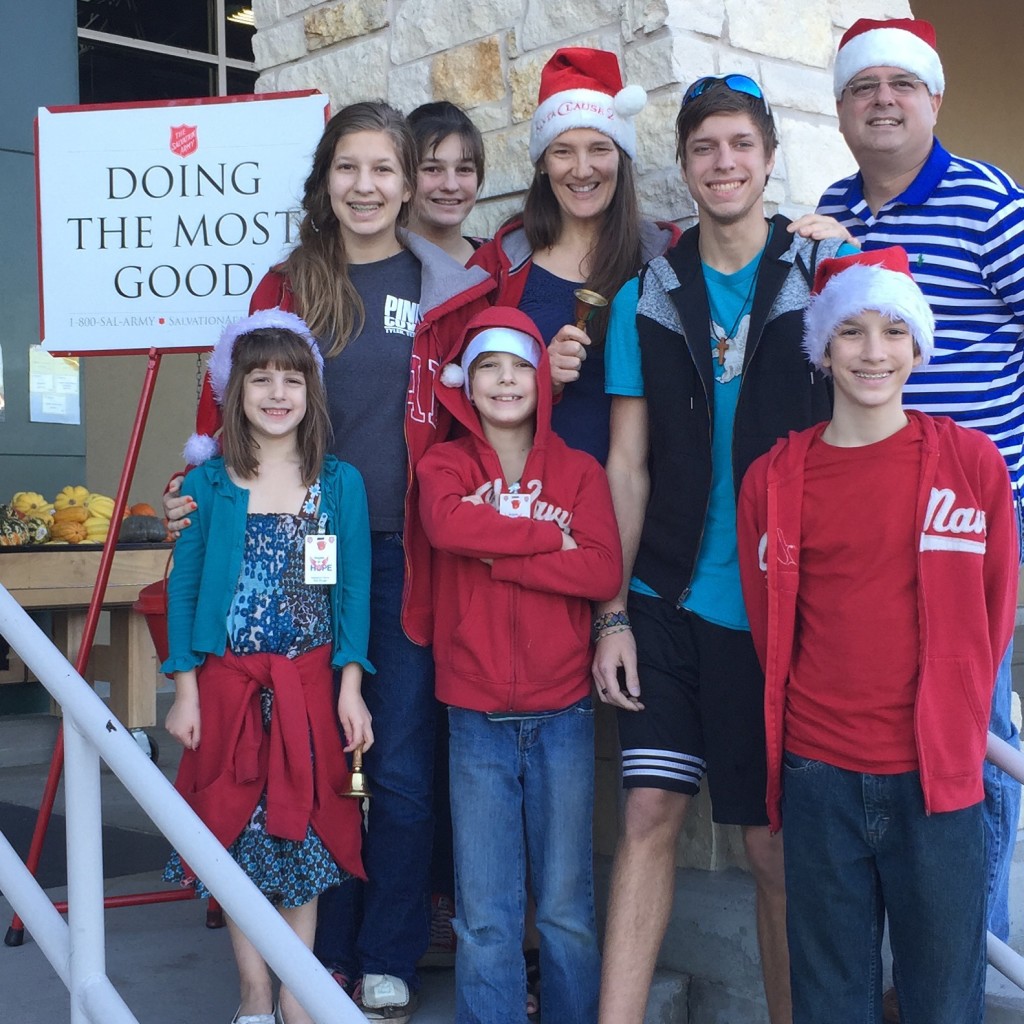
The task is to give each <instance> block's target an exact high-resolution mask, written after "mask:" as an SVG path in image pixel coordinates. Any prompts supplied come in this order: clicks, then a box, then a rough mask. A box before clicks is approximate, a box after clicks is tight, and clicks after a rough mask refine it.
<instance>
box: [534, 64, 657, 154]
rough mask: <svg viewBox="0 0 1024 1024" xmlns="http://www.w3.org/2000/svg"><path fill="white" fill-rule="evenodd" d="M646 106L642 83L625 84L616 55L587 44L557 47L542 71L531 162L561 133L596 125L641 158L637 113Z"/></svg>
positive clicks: (624, 148) (620, 145)
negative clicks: (635, 124) (638, 150)
mask: <svg viewBox="0 0 1024 1024" xmlns="http://www.w3.org/2000/svg"><path fill="white" fill-rule="evenodd" d="M646 105H647V93H646V92H645V91H644V90H643V89H642V88H641V87H640V86H639V85H627V86H625V87H623V85H622V72H621V71H620V70H619V61H618V58H617V57H616V56H615V54H614V53H611V52H609V51H608V50H592V49H590V48H589V47H586V46H567V47H563V48H562V49H561V50H557V51H556V52H555V54H554V55H553V56H552V57H551V59H550V60H549V61H548V62H547V64H545V65H544V69H543V70H542V71H541V73H540V94H539V95H538V97H537V109H536V111H535V112H534V115H533V123H532V124H531V125H530V160H531V161H532V162H533V163H536V162H537V161H538V160H539V159H540V158H541V156H543V154H544V150H545V149H547V148H548V146H550V145H551V143H552V142H554V141H555V139H557V138H558V136H559V135H561V134H562V132H567V131H569V130H570V129H572V128H594V129H596V130H597V131H599V132H601V133H603V134H604V135H607V136H608V137H609V138H610V139H612V141H614V142H615V143H616V144H617V145H618V147H619V148H620V149H621V150H623V151H624V152H625V153H627V154H628V155H629V156H630V157H631V158H632V159H634V160H635V159H636V128H635V127H634V126H633V120H632V119H633V117H635V116H636V115H637V114H639V113H640V111H641V110H643V109H644V107H645V106H646Z"/></svg>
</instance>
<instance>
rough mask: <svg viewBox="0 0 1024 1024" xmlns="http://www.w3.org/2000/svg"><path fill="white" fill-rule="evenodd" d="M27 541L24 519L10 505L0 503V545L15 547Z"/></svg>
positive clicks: (27, 530) (27, 533)
mask: <svg viewBox="0 0 1024 1024" xmlns="http://www.w3.org/2000/svg"><path fill="white" fill-rule="evenodd" d="M28 541H29V528H28V526H26V525H25V520H24V519H22V518H21V516H19V515H18V514H17V512H15V511H14V509H13V508H12V507H11V506H10V505H0V547H5V548H17V547H21V545H22V544H27V543H28Z"/></svg>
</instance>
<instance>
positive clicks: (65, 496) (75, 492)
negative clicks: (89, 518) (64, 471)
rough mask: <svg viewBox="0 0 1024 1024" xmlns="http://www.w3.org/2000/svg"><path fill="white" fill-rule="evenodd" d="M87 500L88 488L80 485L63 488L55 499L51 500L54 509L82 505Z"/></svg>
mask: <svg viewBox="0 0 1024 1024" xmlns="http://www.w3.org/2000/svg"><path fill="white" fill-rule="evenodd" d="M88 500H89V488H88V487H82V486H81V485H78V486H75V487H65V488H64V489H63V490H62V491H61V492H60V494H58V495H57V497H56V498H54V499H53V507H54V508H55V509H62V508H69V507H71V506H74V505H82V506H84V505H85V503H86V502H87V501H88Z"/></svg>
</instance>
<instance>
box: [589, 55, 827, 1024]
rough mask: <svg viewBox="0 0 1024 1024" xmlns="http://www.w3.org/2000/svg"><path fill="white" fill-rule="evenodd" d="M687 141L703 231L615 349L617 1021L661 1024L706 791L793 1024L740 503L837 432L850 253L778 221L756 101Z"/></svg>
mask: <svg viewBox="0 0 1024 1024" xmlns="http://www.w3.org/2000/svg"><path fill="white" fill-rule="evenodd" d="M676 131H677V139H678V144H677V154H678V157H679V161H680V164H681V166H682V172H683V177H684V179H685V181H686V184H687V186H688V188H689V190H690V194H691V195H692V196H693V198H694V201H695V202H696V204H697V208H698V211H699V221H698V224H697V226H696V227H694V228H691V229H690V230H689V231H687V232H686V233H685V234H684V235H683V237H682V239H681V240H680V241H679V243H678V244H677V245H676V246H675V247H674V248H673V249H671V250H669V252H668V253H667V254H666V255H665V256H663V257H661V258H659V259H656V260H654V261H653V262H651V263H650V264H648V266H647V267H645V268H644V270H643V272H642V273H641V275H640V277H639V278H638V279H636V280H634V281H632V282H629V283H628V284H627V285H626V286H625V287H624V288H623V289H622V290H621V291H620V292H619V294H618V296H617V297H616V299H615V301H614V303H613V308H612V319H611V324H610V326H609V331H608V338H607V345H606V363H607V390H608V392H609V393H610V394H612V395H613V396H614V398H613V401H612V413H611V450H610V453H609V456H608V462H607V470H608V478H609V481H610V483H611V488H612V496H613V499H614V502H615V511H616V515H617V518H618V522H619V530H620V534H621V538H622V544H623V551H624V558H625V580H626V581H627V583H626V584H624V589H623V592H622V593H621V594H620V595H619V597H618V598H617V599H616V600H614V601H611V602H607V603H606V604H605V605H602V606H601V607H600V608H599V609H598V614H597V617H596V619H595V623H594V630H595V636H596V638H597V653H596V656H595V661H594V677H595V681H596V683H597V686H598V690H599V692H600V695H601V699H602V700H603V701H604V702H605V703H607V704H610V705H612V706H614V707H616V708H618V709H619V716H618V717H619V739H620V743H621V745H622V755H623V785H624V786H625V787H626V804H625V817H624V823H623V828H622V833H621V835H620V839H619V843H618V846H617V849H616V854H615V862H614V865H613V871H612V882H611V894H610V900H609V909H608V921H607V929H606V937H605V948H604V966H603V974H602V989H601V1010H600V1018H599V1019H600V1022H601V1024H640V1022H642V1020H643V1017H644V1010H645V1005H646V1001H647V996H648V991H649V988H650V983H651V978H652V976H653V972H654V967H655V963H656V960H657V956H658V950H659V948H660V945H661V941H662V938H663V936H664V934H665V929H666V927H667V923H668V917H669V913H670V909H671V906H672V891H673V877H674V869H675V855H676V844H677V841H678V838H679V834H680V830H681V828H682V825H683V822H684V820H685V818H686V814H687V811H688V810H689V807H690V804H691V803H692V801H693V798H694V796H695V795H696V794H697V792H698V791H699V788H700V782H701V779H702V778H703V776H704V775H705V774H707V776H708V784H709V789H710V794H711V801H712V807H713V817H714V820H715V821H717V822H720V823H723V824H736V825H740V826H741V827H742V828H743V837H744V846H745V849H746V853H747V858H748V860H749V862H750V867H751V871H752V872H753V875H754V878H755V880H756V883H757V929H758V939H759V944H760V948H761V959H762V967H763V972H764V981H765V992H766V995H767V1001H768V1007H769V1015H770V1018H771V1021H772V1024H786V1022H788V1021H789V1020H790V998H789V959H788V953H787V949H786V926H785V886H784V879H783V865H782V844H781V839H780V837H779V836H771V835H770V834H769V830H768V818H767V815H766V813H765V781H766V771H765V740H764V718H763V691H764V679H763V675H762V673H761V669H760V666H759V664H758V661H757V657H756V654H755V652H754V647H753V644H752V643H751V639H750V632H749V625H748V623H747V619H746V613H745V610H744V605H743V597H742V593H741V589H740V579H739V569H738V561H737V554H736V494H737V491H738V489H739V485H740V481H741V480H742V479H743V474H744V472H745V471H746V469H747V467H748V466H749V465H750V463H751V462H753V461H754V459H756V458H757V457H758V456H759V455H761V454H763V453H764V452H766V451H768V449H769V448H770V447H771V446H772V444H773V443H774V442H775V440H776V439H777V438H779V437H781V436H783V435H785V434H786V433H787V432H788V431H790V430H797V429H801V428H803V427H808V426H811V425H812V424H814V423H817V422H819V421H821V420H824V419H827V418H828V416H829V412H830V393H829V389H828V385H827V384H826V381H825V378H824V377H823V376H822V375H821V374H820V373H819V372H817V371H815V370H814V369H813V368H812V367H811V366H810V364H809V363H808V362H807V360H806V358H805V356H804V354H803V351H802V349H801V345H800V342H801V332H802V316H803V308H804V305H805V304H806V302H807V299H808V296H809V289H810V284H811V282H812V280H813V273H814V264H815V262H816V261H817V259H819V258H823V257H825V256H834V255H835V254H836V252H837V251H838V250H839V249H840V243H839V241H838V239H831V238H830V239H826V240H825V241H822V242H819V243H817V244H816V243H814V242H812V241H810V240H808V239H804V238H794V237H792V236H791V235H790V234H789V233H788V232H787V230H786V229H787V226H788V224H789V222H788V221H787V220H786V218H784V217H781V216H776V217H773V218H771V219H766V217H765V213H764V203H763V194H764V188H765V184H766V182H767V180H768V176H769V175H770V174H771V171H772V168H773V166H774V161H775V149H776V146H777V144H778V138H777V135H776V130H775V124H774V121H773V119H772V114H771V110H770V108H769V106H768V102H767V100H766V99H765V97H764V95H763V92H762V90H761V88H760V86H759V85H758V83H757V82H755V81H753V80H752V79H750V78H747V77H746V76H744V75H720V76H714V77H707V78H702V79H699V80H698V81H697V82H695V83H694V84H693V85H691V86H690V88H689V89H688V90H687V92H686V94H685V96H684V98H683V103H682V107H681V109H680V111H679V115H678V118H677V120H676ZM836 231H837V233H842V234H844V235H845V232H840V229H839V228H838V226H837V228H836ZM627 588H628V589H627ZM627 594H628V601H627ZM627 606H628V607H627Z"/></svg>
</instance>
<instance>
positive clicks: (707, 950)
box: [598, 837, 1024, 1024]
mask: <svg viewBox="0 0 1024 1024" xmlns="http://www.w3.org/2000/svg"><path fill="white" fill-rule="evenodd" d="M605 867H606V865H599V873H598V877H599V879H600V881H601V883H602V885H601V886H600V888H601V889H602V890H603V889H604V883H605V882H606V875H605V871H604V870H603V868H605ZM1022 894H1024V837H1022V839H1021V841H1020V842H1018V844H1017V851H1016V855H1015V857H1014V865H1013V880H1012V888H1011V901H1010V906H1011V907H1013V908H1015V910H1016V918H1018V920H1015V921H1014V925H1015V927H1014V935H1015V936H1016V938H1014V937H1011V938H1012V939H1013V941H1012V942H1011V944H1012V945H1013V946H1014V948H1016V949H1017V950H1018V951H1020V950H1021V949H1022V948H1024V944H1022V943H1021V942H1020V932H1021V922H1020V921H1019V918H1020V916H1021V911H1020V909H1019V908H1021V907H1024V899H1022ZM603 898H604V897H603V892H602V893H601V895H599V899H601V900H603ZM883 955H885V956H886V958H887V959H888V950H884V951H883ZM660 964H661V968H660V969H659V971H658V972H657V973H656V975H655V980H654V984H653V986H652V988H651V996H650V1000H649V1001H648V1006H647V1015H646V1017H645V1018H644V1024H737V1022H739V1021H742V1022H743V1024H768V1013H767V1009H766V1007H765V1005H764V994H763V990H762V987H761V976H760V963H759V959H758V953H757V940H756V931H755V927H754V884H753V880H752V879H751V877H750V876H749V875H748V874H746V873H745V872H743V871H739V870H730V871H718V872H713V871H695V870H680V871H679V872H678V873H677V879H676V893H675V900H674V906H673V912H672V918H671V923H670V925H669V930H668V933H667V934H666V937H665V942H664V944H663V945H662V950H661V957H660ZM886 971H887V982H886V983H887V984H888V983H889V982H888V977H889V976H890V975H889V973H888V972H889V971H890V968H889V964H888V963H886ZM985 1002H986V1017H985V1021H986V1024H1022V1022H1024V991H1022V990H1021V989H1019V988H1017V986H1016V985H1014V984H1013V983H1012V982H1010V981H1008V980H1007V979H1006V978H1004V977H1003V976H1002V975H1001V974H999V973H998V972H997V971H995V970H994V969H993V968H991V967H990V968H989V969H988V975H987V978H986V1001H985Z"/></svg>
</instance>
